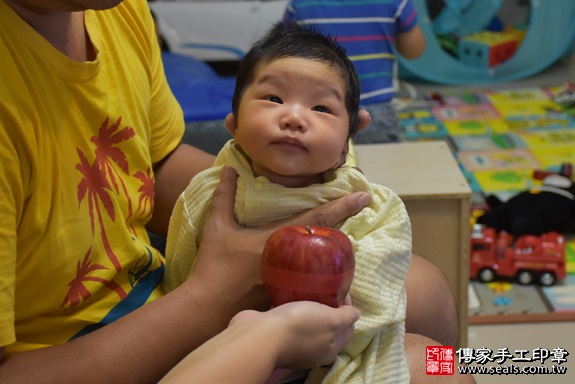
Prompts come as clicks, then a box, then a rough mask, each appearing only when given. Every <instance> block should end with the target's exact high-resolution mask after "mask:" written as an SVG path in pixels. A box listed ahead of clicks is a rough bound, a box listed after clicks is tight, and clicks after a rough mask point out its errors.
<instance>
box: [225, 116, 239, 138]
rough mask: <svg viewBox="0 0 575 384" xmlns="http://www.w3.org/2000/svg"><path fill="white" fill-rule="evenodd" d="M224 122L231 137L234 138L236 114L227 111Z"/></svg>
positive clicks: (236, 128)
mask: <svg viewBox="0 0 575 384" xmlns="http://www.w3.org/2000/svg"><path fill="white" fill-rule="evenodd" d="M224 124H225V125H226V129H227V130H228V132H229V133H230V135H232V137H233V138H234V139H235V138H236V131H237V130H238V125H237V119H236V115H234V114H233V113H228V115H227V116H226V118H225V120H224Z"/></svg>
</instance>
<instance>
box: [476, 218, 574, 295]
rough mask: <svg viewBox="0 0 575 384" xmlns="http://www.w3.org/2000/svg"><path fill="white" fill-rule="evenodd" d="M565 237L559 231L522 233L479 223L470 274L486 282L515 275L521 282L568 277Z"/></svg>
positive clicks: (545, 282) (546, 281) (548, 282)
mask: <svg viewBox="0 0 575 384" xmlns="http://www.w3.org/2000/svg"><path fill="white" fill-rule="evenodd" d="M565 264H566V262H565V238H564V237H563V236H562V235H560V234H558V233H556V232H549V233H544V234H543V235H541V236H531V235H526V236H521V237H519V238H518V239H517V240H516V241H515V242H513V236H511V235H510V234H508V233H506V232H500V233H499V234H497V232H496V231H495V229H493V228H488V227H484V226H481V225H476V226H474V228H473V235H472V237H471V255H470V278H471V279H477V280H480V281H483V282H489V281H493V280H494V279H495V278H496V277H508V278H509V277H512V278H513V277H514V278H516V279H517V281H518V282H519V283H520V284H530V283H532V282H533V281H534V280H535V279H536V280H537V281H538V282H539V284H541V285H544V286H550V285H553V284H555V282H556V281H557V280H563V279H565V277H566V273H567V272H566V269H565Z"/></svg>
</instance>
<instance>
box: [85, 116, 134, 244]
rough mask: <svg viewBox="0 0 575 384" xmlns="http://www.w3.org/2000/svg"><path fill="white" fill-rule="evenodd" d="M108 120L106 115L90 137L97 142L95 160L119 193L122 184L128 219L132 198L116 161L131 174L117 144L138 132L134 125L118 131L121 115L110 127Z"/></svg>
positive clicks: (125, 172) (125, 171) (124, 156)
mask: <svg viewBox="0 0 575 384" xmlns="http://www.w3.org/2000/svg"><path fill="white" fill-rule="evenodd" d="M108 121H109V118H108V117H106V120H104V122H103V123H102V125H101V126H100V129H99V131H98V136H92V137H91V138H90V141H91V142H92V143H94V144H96V150H95V151H94V154H95V155H96V160H95V161H94V162H95V163H97V165H98V168H99V169H100V171H101V172H103V173H104V176H105V177H106V179H109V181H110V183H111V184H112V186H113V187H114V190H115V191H116V193H117V194H119V193H120V190H119V186H118V180H119V182H120V184H121V186H122V193H123V194H124V197H125V198H126V200H127V205H128V216H127V218H126V220H129V219H130V217H132V199H131V197H130V195H129V194H128V190H127V189H126V184H124V179H123V178H122V175H120V172H119V171H118V170H117V169H116V168H115V167H114V165H113V163H115V164H116V165H117V167H119V168H120V170H122V171H124V174H126V175H129V174H130V172H129V169H128V160H127V158H126V155H125V154H124V152H123V151H122V150H121V149H120V148H118V147H117V146H116V145H117V144H119V143H121V142H123V141H126V140H129V139H131V138H132V137H134V136H135V134H136V132H135V131H134V128H132V127H125V128H123V129H121V130H120V131H118V128H119V127H120V123H121V122H122V118H121V117H119V118H118V120H116V122H115V123H114V124H112V125H110V127H108ZM131 230H132V233H133V234H134V236H136V237H137V236H138V235H137V233H136V230H135V229H134V227H133V226H131Z"/></svg>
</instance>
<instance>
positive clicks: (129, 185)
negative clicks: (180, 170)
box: [0, 0, 184, 353]
mask: <svg viewBox="0 0 575 384" xmlns="http://www.w3.org/2000/svg"><path fill="white" fill-rule="evenodd" d="M85 24H86V30H87V31H88V34H89V36H90V40H91V41H92V43H93V46H94V47H95V49H96V52H97V57H96V59H95V60H94V61H91V62H82V63H80V62H75V61H72V60H70V59H69V58H67V57H66V56H64V55H63V54H62V53H60V52H59V51H57V50H56V49H55V48H54V47H53V46H52V45H50V44H49V43H48V42H47V41H46V40H44V39H43V38H42V37H41V36H40V35H39V34H37V33H36V32H35V31H34V30H33V29H32V28H31V27H30V26H29V25H28V24H27V23H26V22H24V21H23V20H22V19H20V18H19V17H18V16H17V15H16V13H14V11H13V10H12V9H11V8H10V7H9V6H8V5H7V4H6V3H5V2H4V0H0V58H1V59H0V60H1V64H0V218H1V219H0V346H6V352H7V353H14V352H17V351H22V350H28V349H34V348H39V347H42V346H48V345H53V344H58V343H63V342H66V341H68V340H70V339H72V338H74V337H78V336H81V335H82V334H85V333H87V332H90V331H91V330H94V329H96V328H98V327H100V326H102V325H105V324H107V323H110V322H112V321H114V320H115V319H117V318H119V317H121V316H123V315H125V314H126V313H129V312H131V311H133V310H134V309H135V308H137V307H139V306H141V305H143V304H144V303H146V302H147V301H150V300H153V299H154V298H156V297H158V296H160V295H162V294H163V292H162V288H161V284H160V282H161V280H162V276H163V257H162V255H161V254H160V253H159V252H158V251H156V250H155V249H153V248H152V247H151V246H150V244H149V239H148V235H147V233H146V230H145V228H144V225H145V223H146V222H147V221H148V220H149V218H150V215H151V210H152V204H153V172H152V169H151V164H152V163H154V162H157V161H159V160H161V159H162V158H163V157H165V156H166V155H167V154H168V153H169V152H170V151H172V150H173V149H174V148H175V147H176V146H177V145H178V143H179V142H180V140H181V136H182V134H183V128H184V122H183V114H182V111H181V108H180V107H179V105H178V103H177V101H176V100H175V98H174V97H173V95H172V93H171V91H170V89H169V87H168V85H167V82H166V80H165V76H164V72H163V67H162V63H161V58H160V51H159V48H158V46H157V41H156V38H155V35H154V28H153V22H152V19H151V17H150V11H149V8H148V5H147V3H146V1H144V0H126V1H124V2H123V3H122V4H120V5H119V6H117V7H116V8H114V9H111V10H106V11H87V12H86V14H85ZM150 331H152V332H153V330H150Z"/></svg>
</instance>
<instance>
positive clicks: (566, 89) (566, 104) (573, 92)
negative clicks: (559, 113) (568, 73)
mask: <svg viewBox="0 0 575 384" xmlns="http://www.w3.org/2000/svg"><path fill="white" fill-rule="evenodd" d="M553 101H555V102H556V103H557V104H561V105H562V106H563V108H572V107H574V106H575V82H573V81H568V82H566V83H565V85H564V86H563V87H562V89H561V90H560V91H559V92H558V93H557V94H555V95H553Z"/></svg>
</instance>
